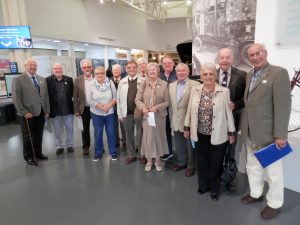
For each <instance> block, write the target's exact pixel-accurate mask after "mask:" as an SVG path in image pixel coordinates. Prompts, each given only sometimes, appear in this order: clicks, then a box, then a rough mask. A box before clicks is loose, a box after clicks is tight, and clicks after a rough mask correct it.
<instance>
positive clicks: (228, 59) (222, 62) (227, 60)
mask: <svg viewBox="0 0 300 225" xmlns="http://www.w3.org/2000/svg"><path fill="white" fill-rule="evenodd" d="M232 63H233V52H232V50H231V49H229V48H222V49H220V50H219V52H218V64H219V66H220V68H221V70H223V71H228V70H229V68H230V67H231V65H232Z"/></svg>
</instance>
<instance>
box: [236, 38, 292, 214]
mask: <svg viewBox="0 0 300 225" xmlns="http://www.w3.org/2000/svg"><path fill="white" fill-rule="evenodd" d="M247 53H248V58H249V60H250V62H251V64H252V65H253V69H252V70H251V71H249V73H248V74H247V77H246V89H245V95H244V101H245V108H244V111H243V114H242V122H241V131H242V140H243V142H244V143H245V146H246V149H247V164H246V169H247V175H248V180H249V186H250V194H248V195H246V196H244V197H243V198H242V199H241V200H242V202H243V203H244V204H251V203H255V202H259V201H262V200H263V190H264V174H266V176H267V181H268V184H269V190H268V193H267V195H266V200H267V206H266V207H265V208H264V209H263V210H262V211H261V214H260V215H261V217H262V218H264V219H272V218H274V217H276V216H277V215H278V214H279V212H280V208H281V207H282V205H283V191H284V186H283V172H282V160H278V161H276V162H274V163H273V164H271V165H269V166H268V167H266V168H265V169H264V168H262V166H261V165H260V163H259V162H258V160H257V159H256V157H255V155H254V154H253V153H254V152H255V151H256V150H258V149H260V148H261V147H264V146H267V145H269V144H271V143H275V144H276V147H277V148H278V151H280V149H281V148H282V147H284V146H285V144H286V139H287V136H288V123H289V117H290V112H291V92H290V82H289V75H288V72H287V71H286V69H284V68H282V67H279V66H274V65H271V64H269V63H268V60H267V55H268V54H267V50H266V49H265V47H264V45H262V44H258V43H256V44H253V45H251V46H250V48H249V49H248V51H247Z"/></svg>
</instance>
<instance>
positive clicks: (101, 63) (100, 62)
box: [75, 58, 105, 76]
mask: <svg viewBox="0 0 300 225" xmlns="http://www.w3.org/2000/svg"><path fill="white" fill-rule="evenodd" d="M81 60H83V58H76V59H75V63H76V74H77V76H80V75H81V74H82V73H83V72H82V70H81V67H80V61H81ZM89 60H90V61H91V62H92V67H93V70H94V69H95V68H96V67H98V66H105V64H104V59H89Z"/></svg>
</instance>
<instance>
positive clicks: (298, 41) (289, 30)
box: [276, 0, 300, 46]
mask: <svg viewBox="0 0 300 225" xmlns="http://www.w3.org/2000/svg"><path fill="white" fill-rule="evenodd" d="M276 28H277V30H276V41H277V45H279V46H295V45H298V46H299V45H300V1H299V0H285V1H278V7H277V26H276Z"/></svg>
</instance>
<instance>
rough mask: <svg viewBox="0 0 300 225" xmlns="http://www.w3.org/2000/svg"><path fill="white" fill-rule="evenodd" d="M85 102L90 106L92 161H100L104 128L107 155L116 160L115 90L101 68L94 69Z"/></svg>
mask: <svg viewBox="0 0 300 225" xmlns="http://www.w3.org/2000/svg"><path fill="white" fill-rule="evenodd" d="M87 102H88V103H89V105H90V106H91V117H92V122H93V126H94V137H95V155H94V158H93V161H98V160H99V159H101V157H102V154H103V128H104V127H105V132H106V137H107V143H108V149H109V154H110V155H111V159H112V160H117V152H116V137H115V127H114V126H115V124H114V119H115V118H114V108H113V106H114V105H115V104H116V88H115V86H114V84H113V82H112V81H111V80H110V79H108V78H107V77H106V75H105V68H104V67H103V66H99V67H96V68H95V70H94V78H93V79H92V80H91V81H90V87H89V89H88V92H87Z"/></svg>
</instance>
